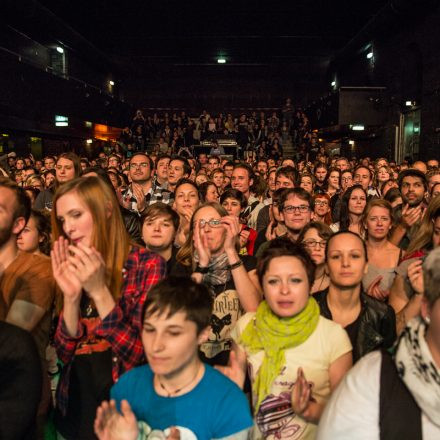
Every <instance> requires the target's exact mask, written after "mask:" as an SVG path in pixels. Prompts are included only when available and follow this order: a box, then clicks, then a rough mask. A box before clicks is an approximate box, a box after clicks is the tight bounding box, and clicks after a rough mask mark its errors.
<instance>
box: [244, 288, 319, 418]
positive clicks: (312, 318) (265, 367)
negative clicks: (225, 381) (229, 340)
mask: <svg viewBox="0 0 440 440" xmlns="http://www.w3.org/2000/svg"><path fill="white" fill-rule="evenodd" d="M318 321H319V306H318V303H317V302H316V300H315V299H314V298H312V297H310V298H309V300H308V302H307V305H306V307H305V308H304V309H303V310H302V311H301V312H300V313H298V314H297V315H295V316H292V317H290V318H279V317H278V316H277V315H275V314H274V313H273V312H272V310H271V309H270V308H269V306H268V305H267V302H266V301H262V302H261V303H260V305H259V306H258V309H257V313H256V315H255V318H254V319H253V320H251V321H250V322H249V323H248V325H247V326H246V328H245V329H244V331H243V333H242V334H241V336H240V340H239V343H241V344H242V345H243V346H244V347H246V348H247V349H248V351H249V352H250V353H251V354H254V353H257V352H259V351H261V350H264V359H263V363H262V364H261V366H260V368H259V369H258V371H257V373H256V377H255V381H254V383H253V390H254V393H255V395H256V396H257V404H256V405H255V413H256V412H257V411H258V408H259V407H260V404H261V402H262V401H263V399H264V398H265V397H266V396H268V395H269V393H270V388H271V386H272V383H273V381H274V380H275V378H276V377H277V376H278V375H279V374H280V373H281V369H282V368H283V366H284V364H285V362H286V357H285V350H287V349H289V348H294V347H297V346H298V345H301V344H302V343H303V342H305V341H306V340H307V339H308V338H309V336H310V335H311V334H312V333H313V332H314V331H315V329H316V326H317V325H318Z"/></svg>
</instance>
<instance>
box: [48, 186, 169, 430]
mask: <svg viewBox="0 0 440 440" xmlns="http://www.w3.org/2000/svg"><path fill="white" fill-rule="evenodd" d="M52 231H53V239H54V240H55V241H54V246H53V250H52V252H51V258H52V268H53V274H54V278H55V280H56V282H57V284H58V287H59V288H60V290H61V292H62V301H61V302H62V310H61V313H60V317H59V323H58V327H57V330H56V333H55V346H56V349H57V354H58V357H59V359H60V360H61V361H62V362H63V365H64V366H63V369H62V372H61V377H60V382H59V384H58V389H57V403H56V409H55V418H54V422H55V426H56V428H57V431H58V432H59V433H60V435H61V436H62V437H63V438H66V439H77V438H81V439H89V438H90V439H92V438H95V437H94V433H93V420H94V417H95V413H96V409H97V407H98V406H99V404H100V402H101V401H102V400H103V399H106V398H108V396H109V390H110V388H111V386H112V385H113V383H114V382H115V381H116V380H117V378H118V377H119V375H120V374H122V373H123V372H125V371H127V370H129V369H131V368H132V367H134V366H136V365H139V364H140V363H142V362H143V361H144V352H143V348H142V343H141V339H140V332H141V325H142V324H141V314H142V306H143V303H144V302H145V299H146V295H147V292H148V290H149V288H150V287H151V286H152V285H154V284H156V283H157V282H158V281H159V280H160V279H161V278H162V277H163V276H164V275H165V272H166V267H165V261H164V260H163V259H162V258H161V257H159V256H158V255H155V254H152V253H150V252H149V251H147V250H146V249H143V248H139V247H137V246H134V245H132V244H131V243H130V240H129V237H128V235H127V232H126V230H125V227H124V223H123V220H122V217H121V213H120V210H119V206H118V202H117V200H116V197H115V194H114V192H113V191H112V188H111V187H110V186H109V185H107V184H105V183H104V182H103V181H102V180H101V179H99V178H97V177H86V178H84V177H83V178H79V179H74V180H71V181H69V182H66V183H65V184H64V185H62V186H60V187H59V188H58V190H57V192H56V193H55V196H54V199H53V211H52Z"/></svg>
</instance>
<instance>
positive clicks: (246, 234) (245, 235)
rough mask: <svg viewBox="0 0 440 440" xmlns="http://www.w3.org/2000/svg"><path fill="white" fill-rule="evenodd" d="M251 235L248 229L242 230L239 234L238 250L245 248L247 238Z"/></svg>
mask: <svg viewBox="0 0 440 440" xmlns="http://www.w3.org/2000/svg"><path fill="white" fill-rule="evenodd" d="M250 235H251V232H250V231H249V229H242V230H241V232H240V248H243V247H245V246H246V244H247V242H248V240H249V236H250Z"/></svg>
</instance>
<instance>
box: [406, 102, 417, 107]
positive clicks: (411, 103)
mask: <svg viewBox="0 0 440 440" xmlns="http://www.w3.org/2000/svg"><path fill="white" fill-rule="evenodd" d="M405 105H406V106H407V107H412V106H414V105H416V103H415V102H414V101H405Z"/></svg>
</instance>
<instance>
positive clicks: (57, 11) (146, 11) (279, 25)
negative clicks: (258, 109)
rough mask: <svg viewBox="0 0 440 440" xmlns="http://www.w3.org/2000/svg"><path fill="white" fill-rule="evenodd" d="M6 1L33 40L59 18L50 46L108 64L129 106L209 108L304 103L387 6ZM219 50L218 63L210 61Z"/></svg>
mask: <svg viewBox="0 0 440 440" xmlns="http://www.w3.org/2000/svg"><path fill="white" fill-rule="evenodd" d="M4 1H5V0H4ZM395 1H401V0H393V2H395ZM405 1H406V0H405ZM6 2H7V3H9V4H10V8H9V9H10V10H11V14H10V17H9V23H10V24H11V25H12V26H13V27H15V28H17V29H19V30H20V31H22V32H24V33H25V34H27V35H30V36H32V38H35V39H36V40H37V41H40V42H41V43H42V44H49V43H51V44H53V42H54V39H56V38H57V35H58V36H59V34H60V28H62V27H65V24H67V25H68V26H69V27H70V28H71V30H72V32H69V33H68V34H69V38H70V39H71V40H70V41H67V40H66V41H61V40H58V43H61V44H63V45H65V46H66V47H67V48H68V49H69V50H71V51H75V52H76V53H77V54H83V55H85V54H86V52H87V53H92V54H93V55H92V57H90V56H88V59H89V60H90V59H92V62H94V63H95V64H96V63H101V60H102V62H103V63H107V60H109V59H110V60H112V62H113V63H112V64H113V66H114V68H113V72H114V74H115V79H116V83H117V86H118V88H119V90H120V91H121V92H122V91H123V95H124V97H125V98H126V100H127V101H129V102H131V103H133V104H134V105H145V106H146V107H159V106H186V105H192V106H195V107H200V106H215V107H218V108H223V107H227V106H229V107H234V106H235V107H237V106H249V107H250V106H262V105H279V103H280V102H282V100H283V99H285V96H291V97H292V98H293V99H294V100H295V101H297V102H302V103H304V102H306V101H309V100H310V99H315V98H316V97H318V96H321V94H322V93H326V92H328V88H329V78H327V76H328V74H329V73H328V69H329V65H330V61H331V60H332V58H333V56H334V55H335V54H336V53H338V52H339V51H341V50H342V49H343V48H344V47H346V46H347V45H348V44H349V42H350V41H352V39H353V38H354V37H355V36H356V35H357V34H358V33H359V32H360V31H361V29H362V28H363V27H364V26H365V25H366V24H367V23H368V22H370V21H371V20H372V19H373V18H374V17H375V16H376V14H378V13H379V11H381V10H383V9H384V8H386V6H385V5H387V4H389V3H390V1H389V0H369V1H360V0H333V1H330V0H290V1H289V0H284V1H280V0H264V1H261V0H254V1H247V0H246V1H240V0H235V1H231V0H222V1H217V2H209V1H206V0H204V1H185V0H180V1H167V0H131V1H124V2H122V1H119V0H118V1H116V0H114V1H111V0H107V1H104V0H6ZM41 8H43V9H44V8H47V10H44V11H41ZM48 11H49V12H48ZM52 14H53V15H55V16H56V17H58V19H59V20H61V22H60V21H59V20H58V19H54V20H51V22H57V23H58V24H57V26H55V27H53V26H52V27H51V26H48V25H47V26H46V20H45V19H44V18H42V17H45V16H50V15H52ZM37 16H38V17H39V19H36V18H35V17H37ZM61 34H63V33H62V32H61ZM75 35H76V36H77V37H76V38H73V37H74V36H75ZM66 38H67V37H66ZM72 38H73V39H72ZM45 40H46V41H45ZM91 45H93V46H94V47H95V48H96V50H95V49H94V48H93V47H91ZM98 55H99V56H98ZM219 56H222V57H225V58H226V60H227V63H226V65H219V64H218V63H217V58H218V57H219Z"/></svg>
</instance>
